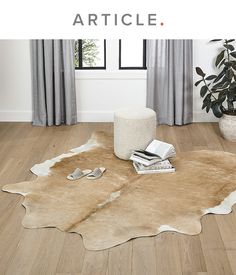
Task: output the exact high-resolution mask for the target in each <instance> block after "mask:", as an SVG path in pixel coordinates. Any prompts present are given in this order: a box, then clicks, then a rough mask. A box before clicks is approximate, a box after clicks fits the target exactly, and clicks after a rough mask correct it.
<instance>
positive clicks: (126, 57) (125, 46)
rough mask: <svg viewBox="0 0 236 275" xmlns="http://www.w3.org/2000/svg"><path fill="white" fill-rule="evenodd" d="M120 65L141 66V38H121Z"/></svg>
mask: <svg viewBox="0 0 236 275" xmlns="http://www.w3.org/2000/svg"><path fill="white" fill-rule="evenodd" d="M120 46H121V51H120V67H122V68H124V67H143V40H141V39H122V40H121V44H120Z"/></svg>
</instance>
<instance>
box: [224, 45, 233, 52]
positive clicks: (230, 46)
mask: <svg viewBox="0 0 236 275" xmlns="http://www.w3.org/2000/svg"><path fill="white" fill-rule="evenodd" d="M224 47H225V48H226V49H228V50H230V51H233V50H234V46H233V45H228V44H224Z"/></svg>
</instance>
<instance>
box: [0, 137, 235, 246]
mask: <svg viewBox="0 0 236 275" xmlns="http://www.w3.org/2000/svg"><path fill="white" fill-rule="evenodd" d="M172 162H173V165H174V166H175V167H176V173H170V174H155V175H141V176H140V175H137V174H136V172H135V171H134V168H133V166H132V163H131V162H129V161H123V160H120V159H118V158H116V157H115V156H114V154H113V137H112V136H108V135H107V134H105V133H95V134H94V135H93V136H92V138H91V139H90V140H89V141H88V142H87V143H86V144H85V145H82V146H81V147H79V148H76V149H73V150H71V152H70V153H68V154H63V155H61V156H59V157H56V158H54V159H51V160H47V161H45V162H43V163H41V164H36V165H35V166H33V168H32V169H31V171H32V172H33V173H34V174H36V175H37V176H38V178H37V179H36V180H34V181H26V182H21V183H16V184H8V185H6V186H4V187H3V191H7V192H10V193H18V194H21V195H23V196H24V197H25V200H24V202H23V205H24V207H25V208H26V215H25V217H24V219H23V225H24V227H27V228H40V227H57V228H59V229H60V230H62V231H67V232H76V233H78V234H81V235H82V237H83V240H84V245H85V247H86V248H87V249H91V250H100V249H105V248H109V247H112V246H115V245H118V244H121V243H124V242H126V241H128V240H130V239H131V238H136V237H141V236H152V235H156V234H158V233H160V232H163V231H177V232H181V233H185V234H189V235H194V234H198V233H200V231H201V223H200V219H201V217H202V216H203V215H205V214H207V213H215V214H227V213H229V212H231V207H232V205H233V204H234V203H235V202H236V191H235V190H236V155H234V154H231V153H225V152H216V151H193V152H184V153H179V154H178V156H177V157H176V158H175V159H173V161H172ZM101 166H104V167H106V168H107V171H106V173H105V174H104V175H103V177H102V178H100V179H98V180H95V181H91V180H87V179H85V178H83V179H80V180H78V181H74V182H72V181H68V180H67V179H66V176H67V175H68V174H69V173H71V172H72V171H73V170H74V169H75V168H76V167H80V168H81V169H87V168H90V169H92V168H95V167H101Z"/></svg>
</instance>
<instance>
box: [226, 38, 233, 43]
mask: <svg viewBox="0 0 236 275" xmlns="http://www.w3.org/2000/svg"><path fill="white" fill-rule="evenodd" d="M233 41H235V39H229V40H226V42H227V43H231V42H233Z"/></svg>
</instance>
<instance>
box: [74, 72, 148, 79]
mask: <svg viewBox="0 0 236 275" xmlns="http://www.w3.org/2000/svg"><path fill="white" fill-rule="evenodd" d="M146 77H147V71H146V70H125V71H122V70H120V71H118V70H117V71H107V70H99V71H98V70H89V71H88V70H84V71H82V70H76V71H75V79H80V80H81V79H100V80H101V79H130V80H132V79H146Z"/></svg>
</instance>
